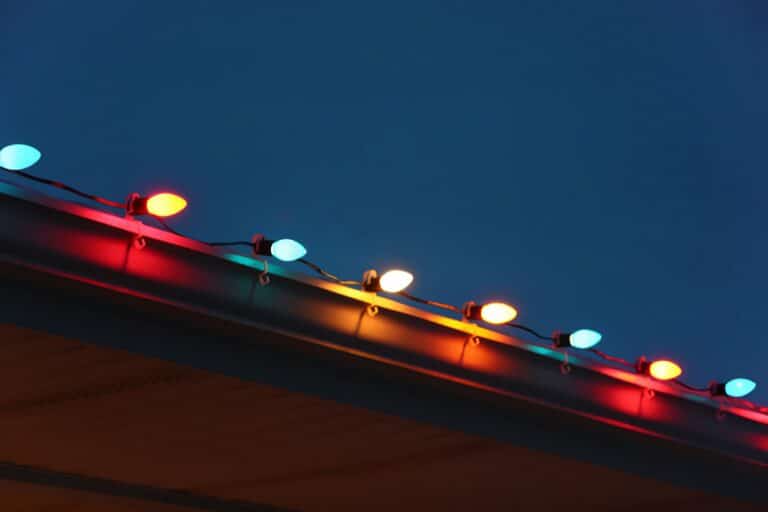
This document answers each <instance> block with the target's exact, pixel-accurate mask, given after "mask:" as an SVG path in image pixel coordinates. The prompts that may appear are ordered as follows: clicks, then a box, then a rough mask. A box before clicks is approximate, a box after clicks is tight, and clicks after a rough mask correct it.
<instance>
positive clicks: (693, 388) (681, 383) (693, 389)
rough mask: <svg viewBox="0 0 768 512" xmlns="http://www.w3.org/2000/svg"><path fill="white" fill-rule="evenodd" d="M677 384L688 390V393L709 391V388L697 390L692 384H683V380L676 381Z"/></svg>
mask: <svg viewBox="0 0 768 512" xmlns="http://www.w3.org/2000/svg"><path fill="white" fill-rule="evenodd" d="M675 382H676V383H678V384H679V385H680V386H682V387H684V388H685V389H687V390H688V391H697V392H704V391H709V388H708V387H707V388H697V387H695V386H691V385H690V384H686V383H685V382H683V381H681V380H676V381H675Z"/></svg>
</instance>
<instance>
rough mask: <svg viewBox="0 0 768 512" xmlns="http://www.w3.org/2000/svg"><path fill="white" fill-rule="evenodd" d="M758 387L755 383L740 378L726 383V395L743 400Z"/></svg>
mask: <svg viewBox="0 0 768 512" xmlns="http://www.w3.org/2000/svg"><path fill="white" fill-rule="evenodd" d="M756 387H757V383H756V382H755V381H753V380H750V379H744V378H741V377H739V378H737V379H731V380H729V381H728V382H726V383H725V394H726V395H728V396H732V397H734V398H741V397H743V396H747V395H748V394H750V393H751V392H753V391H754V390H755V388H756Z"/></svg>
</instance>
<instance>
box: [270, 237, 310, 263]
mask: <svg viewBox="0 0 768 512" xmlns="http://www.w3.org/2000/svg"><path fill="white" fill-rule="evenodd" d="M270 252H271V253H272V256H274V257H275V258H277V259H279V260H280V261H296V260H298V259H301V258H303V257H304V256H305V255H306V254H307V250H306V249H305V248H304V246H303V245H301V244H300V243H299V242H297V241H296V240H291V239H290V238H283V239H281V240H276V241H274V242H272V246H271V247H270Z"/></svg>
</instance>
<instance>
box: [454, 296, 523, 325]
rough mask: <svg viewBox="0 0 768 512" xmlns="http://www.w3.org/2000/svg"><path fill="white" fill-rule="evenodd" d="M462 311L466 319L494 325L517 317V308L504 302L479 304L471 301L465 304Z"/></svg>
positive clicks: (505, 322)
mask: <svg viewBox="0 0 768 512" xmlns="http://www.w3.org/2000/svg"><path fill="white" fill-rule="evenodd" d="M462 313H463V315H464V318H466V319H469V320H482V321H483V322H488V323H489V324H494V325H502V324H508V323H509V322H511V321H512V320H514V319H515V318H517V309H515V308H514V307H512V306H510V305H509V304H506V303H504V302H487V303H485V304H477V303H475V302H474V301H469V302H467V303H466V304H464V308H463V310H462Z"/></svg>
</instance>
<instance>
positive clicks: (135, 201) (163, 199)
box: [127, 192, 187, 217]
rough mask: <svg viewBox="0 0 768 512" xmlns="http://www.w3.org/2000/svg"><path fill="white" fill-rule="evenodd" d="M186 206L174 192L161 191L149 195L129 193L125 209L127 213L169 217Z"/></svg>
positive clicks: (183, 200) (182, 199)
mask: <svg viewBox="0 0 768 512" xmlns="http://www.w3.org/2000/svg"><path fill="white" fill-rule="evenodd" d="M186 207H187V201H186V200H185V199H184V198H183V197H180V196H177V195H176V194H171V193H170V192H163V193H160V194H154V195H152V196H149V197H142V196H140V195H139V194H131V196H130V197H129V198H128V205H127V211H128V214H129V215H154V216H156V217H170V216H171V215H176V214H177V213H179V212H180V211H182V210H183V209H184V208H186Z"/></svg>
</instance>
